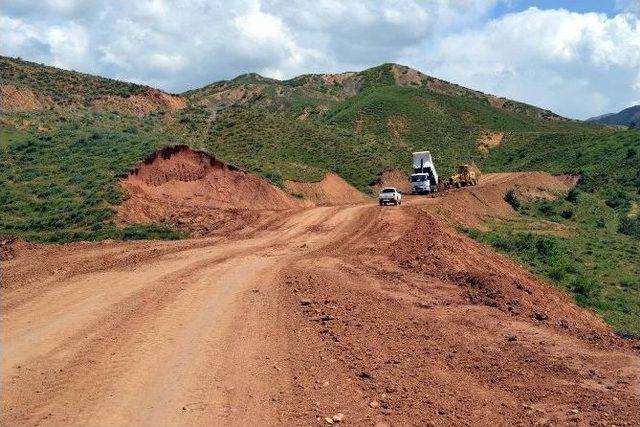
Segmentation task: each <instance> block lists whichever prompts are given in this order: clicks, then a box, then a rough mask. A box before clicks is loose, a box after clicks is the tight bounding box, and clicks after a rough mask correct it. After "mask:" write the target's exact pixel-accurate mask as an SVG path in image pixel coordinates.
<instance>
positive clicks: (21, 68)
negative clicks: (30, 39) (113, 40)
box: [0, 57, 149, 107]
mask: <svg viewBox="0 0 640 427" xmlns="http://www.w3.org/2000/svg"><path fill="white" fill-rule="evenodd" d="M0 85H12V86H16V87H18V88H29V89H31V90H33V91H34V92H36V93H38V94H39V95H42V96H45V97H47V98H50V99H51V100H52V101H53V102H54V103H56V104H57V105H59V106H62V107H71V106H74V105H77V104H79V105H84V106H89V105H90V104H91V103H92V102H93V101H95V100H96V99H99V98H102V97H105V96H118V97H128V96H131V95H135V94H137V93H142V92H144V91H145V90H147V89H149V87H148V86H142V85H137V84H134V83H127V82H121V81H118V80H113V79H107V78H104V77H98V76H92V75H89V74H83V73H76V72H70V71H67V70H61V69H59V68H55V67H49V66H46V65H40V64H36V63H33V62H28V61H22V60H19V59H16V58H8V57H0Z"/></svg>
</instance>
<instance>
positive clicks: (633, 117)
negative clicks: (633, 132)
mask: <svg viewBox="0 0 640 427" xmlns="http://www.w3.org/2000/svg"><path fill="white" fill-rule="evenodd" d="M587 121H588V122H596V123H601V124H606V125H618V126H629V127H634V128H637V129H640V105H633V106H631V107H628V108H625V109H623V110H620V111H619V112H617V113H607V114H603V115H601V116H596V117H591V118H589V119H587Z"/></svg>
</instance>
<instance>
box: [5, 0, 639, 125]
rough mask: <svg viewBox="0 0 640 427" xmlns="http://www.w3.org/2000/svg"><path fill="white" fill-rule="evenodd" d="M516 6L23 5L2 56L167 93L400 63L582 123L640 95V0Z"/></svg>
mask: <svg viewBox="0 0 640 427" xmlns="http://www.w3.org/2000/svg"><path fill="white" fill-rule="evenodd" d="M508 1H509V0H423V1H419V0H407V1H399V0H381V1H377V2H372V1H368V0H354V1H350V2H344V1H339V0H314V1H312V2H308V1H302V0H226V1H223V0H182V1H176V0H138V1H135V2H110V1H107V0H84V1H81V0H41V1H35V0H15V1H12V2H9V3H7V4H6V5H3V8H4V10H3V16H2V17H0V25H1V26H2V31H3V36H2V45H1V47H0V51H1V52H2V53H3V54H7V55H11V56H21V57H23V58H25V59H31V60H35V61H38V62H45V63H49V64H55V65H58V66H61V67H65V68H75V69H77V70H80V71H85V72H92V73H97V74H101V75H106V76H110V77H115V78H120V79H124V80H130V81H136V82H142V83H146V84H150V85H153V86H158V87H161V88H163V89H165V90H169V91H182V90H185V89H188V88H194V87H198V86H202V85H205V84H207V83H210V82H212V81H215V80H219V79H223V78H232V77H235V76H236V75H238V74H240V73H245V72H259V73H261V74H265V75H268V76H271V77H276V78H289V77H293V76H294V75H297V74H301V73H308V72H324V71H334V72H337V71H345V70H357V69H363V68H366V67H369V66H374V65H378V64H380V63H382V62H401V63H407V64H408V65H412V66H415V67H417V68H420V69H422V70H423V71H424V72H425V73H427V74H434V75H437V76H438V77H441V78H444V79H447V80H451V81H454V82H457V83H460V84H463V85H467V86H470V87H473V88H478V89H480V90H483V91H486V92H492V93H496V94H498V95H504V96H509V97H513V98H516V99H519V100H523V101H525V102H531V103H534V104H537V105H541V106H543V107H547V108H551V109H554V110H556V111H557V112H559V113H561V114H565V115H568V116H572V117H586V116H589V115H594V114H598V113H602V112H606V111H615V110H617V109H621V108H623V107H626V106H627V104H629V103H631V102H633V101H637V100H638V99H640V93H639V91H640V75H639V71H638V70H640V60H639V55H640V54H639V53H638V52H640V45H639V44H640V17H638V15H634V13H638V9H637V7H636V6H638V4H639V2H638V0H618V4H617V6H618V7H619V8H620V9H619V10H620V11H621V12H624V13H621V14H620V15H617V16H615V17H607V16H605V15H601V14H578V13H570V12H567V11H563V10H546V11H542V10H538V9H529V10H526V11H523V12H519V13H513V14H509V15H505V16H502V17H499V18H498V19H495V20H489V16H490V14H491V12H492V11H493V10H494V8H495V6H496V5H497V4H498V3H501V2H508Z"/></svg>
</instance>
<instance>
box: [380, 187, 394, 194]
mask: <svg viewBox="0 0 640 427" xmlns="http://www.w3.org/2000/svg"><path fill="white" fill-rule="evenodd" d="M382 192H383V193H395V192H396V190H394V189H393V188H383V189H382Z"/></svg>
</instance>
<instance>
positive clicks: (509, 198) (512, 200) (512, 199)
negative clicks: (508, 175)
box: [504, 188, 521, 210]
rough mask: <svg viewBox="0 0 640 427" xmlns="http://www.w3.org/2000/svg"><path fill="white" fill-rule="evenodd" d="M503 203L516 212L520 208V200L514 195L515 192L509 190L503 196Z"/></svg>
mask: <svg viewBox="0 0 640 427" xmlns="http://www.w3.org/2000/svg"><path fill="white" fill-rule="evenodd" d="M504 201H505V202H507V203H509V204H510V205H511V207H512V208H513V209H515V210H518V209H519V208H520V205H521V203H520V199H518V195H517V194H516V191H515V190H514V189H513V188H511V189H509V190H508V191H507V192H506V193H505V194H504Z"/></svg>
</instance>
